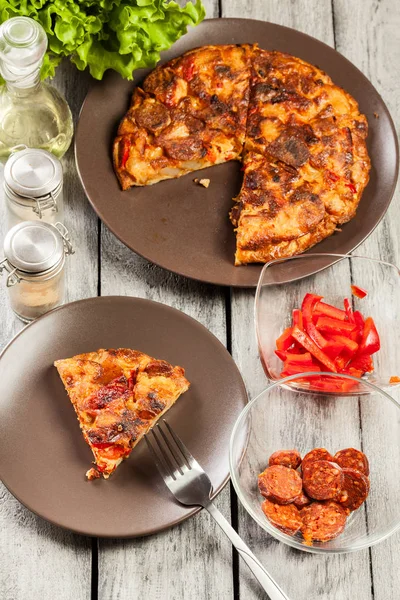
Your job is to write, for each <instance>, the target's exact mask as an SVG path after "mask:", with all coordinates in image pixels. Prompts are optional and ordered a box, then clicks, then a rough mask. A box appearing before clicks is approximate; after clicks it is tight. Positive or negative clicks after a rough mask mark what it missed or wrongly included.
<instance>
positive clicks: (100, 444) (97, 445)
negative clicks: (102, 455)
mask: <svg viewBox="0 0 400 600" xmlns="http://www.w3.org/2000/svg"><path fill="white" fill-rule="evenodd" d="M91 446H93V447H94V448H98V449H99V450H104V449H105V448H111V446H114V444H113V443H112V442H91Z"/></svg>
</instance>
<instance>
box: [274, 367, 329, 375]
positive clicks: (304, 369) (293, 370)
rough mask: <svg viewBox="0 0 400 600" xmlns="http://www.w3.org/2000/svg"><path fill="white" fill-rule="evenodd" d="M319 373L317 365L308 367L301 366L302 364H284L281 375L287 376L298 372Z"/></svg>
mask: <svg viewBox="0 0 400 600" xmlns="http://www.w3.org/2000/svg"><path fill="white" fill-rule="evenodd" d="M308 371H310V373H320V372H321V369H320V368H319V366H318V365H311V366H309V367H303V366H302V365H294V364H289V365H284V368H283V371H282V373H281V377H289V375H299V374H300V373H307V372H308Z"/></svg>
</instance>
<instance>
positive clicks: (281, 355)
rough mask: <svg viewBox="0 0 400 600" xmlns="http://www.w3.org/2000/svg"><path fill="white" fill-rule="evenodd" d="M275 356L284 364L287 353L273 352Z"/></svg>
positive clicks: (282, 351)
mask: <svg viewBox="0 0 400 600" xmlns="http://www.w3.org/2000/svg"><path fill="white" fill-rule="evenodd" d="M275 354H276V355H277V357H278V358H280V359H281V360H282V361H283V362H285V360H286V355H287V352H285V351H284V350H275Z"/></svg>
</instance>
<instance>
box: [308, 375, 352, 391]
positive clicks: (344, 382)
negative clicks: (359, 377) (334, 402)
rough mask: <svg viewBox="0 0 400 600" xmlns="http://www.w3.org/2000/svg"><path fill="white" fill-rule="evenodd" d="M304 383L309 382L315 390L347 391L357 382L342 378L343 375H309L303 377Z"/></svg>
mask: <svg viewBox="0 0 400 600" xmlns="http://www.w3.org/2000/svg"><path fill="white" fill-rule="evenodd" d="M297 381H298V382H301V381H302V380H301V379H298V380H297ZM304 383H308V384H310V383H311V386H312V388H314V389H316V390H321V391H324V392H333V393H334V392H347V391H349V390H351V388H353V387H354V386H355V385H357V382H355V381H352V380H351V379H344V377H342V378H340V377H326V376H324V375H316V376H312V375H310V377H309V378H308V379H304Z"/></svg>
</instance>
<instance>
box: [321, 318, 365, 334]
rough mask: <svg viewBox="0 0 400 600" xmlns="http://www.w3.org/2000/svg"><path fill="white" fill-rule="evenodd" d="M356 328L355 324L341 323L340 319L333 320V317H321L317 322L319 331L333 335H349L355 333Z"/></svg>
mask: <svg viewBox="0 0 400 600" xmlns="http://www.w3.org/2000/svg"><path fill="white" fill-rule="evenodd" d="M356 327H357V326H356V324H355V323H347V322H346V321H339V320H338V319H332V318H331V317H319V319H318V321H317V329H319V330H320V331H326V332H327V333H333V334H336V333H339V334H342V333H344V334H349V333H351V332H352V331H354V329H356Z"/></svg>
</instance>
